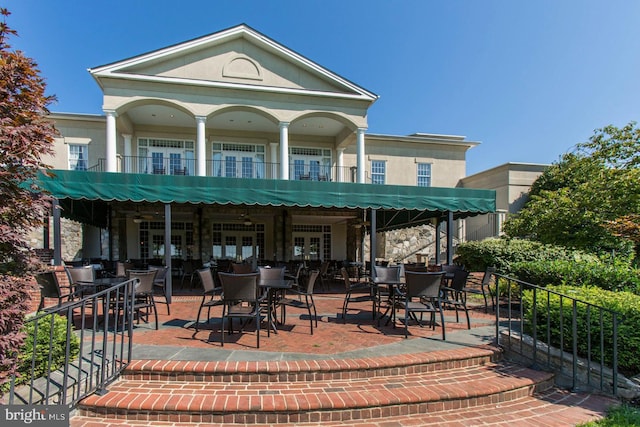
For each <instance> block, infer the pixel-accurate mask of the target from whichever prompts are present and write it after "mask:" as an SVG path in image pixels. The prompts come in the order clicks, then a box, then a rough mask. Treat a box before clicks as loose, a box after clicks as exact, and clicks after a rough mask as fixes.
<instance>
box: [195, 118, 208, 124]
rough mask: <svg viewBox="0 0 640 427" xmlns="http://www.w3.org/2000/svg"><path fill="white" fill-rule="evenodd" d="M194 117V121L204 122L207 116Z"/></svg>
mask: <svg viewBox="0 0 640 427" xmlns="http://www.w3.org/2000/svg"><path fill="white" fill-rule="evenodd" d="M195 117H196V122H198V123H206V121H207V116H195Z"/></svg>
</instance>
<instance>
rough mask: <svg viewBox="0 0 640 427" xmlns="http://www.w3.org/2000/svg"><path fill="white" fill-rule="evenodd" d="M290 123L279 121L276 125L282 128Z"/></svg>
mask: <svg viewBox="0 0 640 427" xmlns="http://www.w3.org/2000/svg"><path fill="white" fill-rule="evenodd" d="M290 124H291V122H280V123H278V126H280V129H282V128H288V127H289V125H290Z"/></svg>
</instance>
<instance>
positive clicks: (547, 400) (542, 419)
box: [71, 388, 616, 427]
mask: <svg viewBox="0 0 640 427" xmlns="http://www.w3.org/2000/svg"><path fill="white" fill-rule="evenodd" d="M614 403H616V402H615V401H614V400H613V399H610V398H607V397H604V396H600V395H595V394H585V393H570V392H568V391H564V390H558V389H556V388H552V389H550V390H547V391H545V392H542V393H538V394H536V395H534V396H527V397H523V398H520V399H514V400H512V401H508V402H501V403H493V404H487V405H483V406H481V407H470V408H459V409H452V410H443V411H437V412H434V413H415V414H407V415H393V416H387V417H384V418H377V419H351V420H348V421H347V420H340V421H318V422H309V423H300V422H294V423H278V424H277V425H278V426H281V427H293V426H296V427H318V426H322V427H338V426H344V425H347V424H348V425H350V426H353V427H390V426H409V425H413V426H465V427H468V426H495V427H512V426H514V425H524V426H575V425H576V424H579V423H583V422H587V421H591V420H594V419H598V418H601V414H603V413H604V411H605V409H606V408H607V407H609V406H610V405H612V404H614ZM251 424H252V425H253V426H254V427H268V426H273V425H274V424H273V423H251ZM118 425H121V426H151V425H153V426H160V427H164V426H167V427H168V426H190V427H205V426H206V427H224V426H227V425H229V424H228V423H210V422H207V423H198V422H189V421H187V420H186V419H185V420H183V421H182V422H180V421H179V422H175V421H169V420H166V421H160V420H156V421H146V420H132V419H124V418H121V419H114V418H99V417H94V416H91V417H88V416H75V417H73V418H72V419H71V426H72V427H106V426H118Z"/></svg>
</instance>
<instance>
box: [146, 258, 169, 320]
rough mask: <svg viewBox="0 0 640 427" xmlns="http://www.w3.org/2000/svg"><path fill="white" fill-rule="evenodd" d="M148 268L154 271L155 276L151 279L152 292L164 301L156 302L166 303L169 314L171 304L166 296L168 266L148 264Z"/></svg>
mask: <svg viewBox="0 0 640 427" xmlns="http://www.w3.org/2000/svg"><path fill="white" fill-rule="evenodd" d="M149 270H155V271H156V277H155V279H154V280H153V294H154V295H155V296H160V297H162V298H164V301H158V302H160V303H161V304H166V305H167V314H171V308H170V305H171V304H169V297H168V296H167V274H168V273H169V267H162V266H156V265H150V266H149Z"/></svg>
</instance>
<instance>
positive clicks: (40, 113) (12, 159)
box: [0, 9, 56, 384]
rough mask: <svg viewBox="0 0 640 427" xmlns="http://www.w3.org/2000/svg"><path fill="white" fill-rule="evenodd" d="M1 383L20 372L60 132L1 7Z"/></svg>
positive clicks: (33, 69) (40, 82)
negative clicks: (46, 183) (47, 182)
mask: <svg viewBox="0 0 640 427" xmlns="http://www.w3.org/2000/svg"><path fill="white" fill-rule="evenodd" d="M0 14H1V15H2V16H3V22H2V23H0V197H1V200H2V204H0V384H1V383H3V382H6V381H7V378H8V377H9V376H10V375H11V374H12V373H13V372H14V369H15V367H16V363H15V357H16V349H18V348H20V347H21V345H22V342H23V340H24V336H23V334H22V332H21V329H22V325H23V324H24V315H25V312H26V311H27V309H28V298H29V289H31V287H32V286H33V285H32V283H33V277H32V276H31V274H32V272H33V270H34V269H35V268H36V266H37V264H36V259H35V257H34V256H33V253H32V251H31V250H30V249H29V246H28V244H27V239H26V235H27V233H28V232H29V231H30V230H32V229H34V228H35V227H39V226H41V225H42V224H43V220H44V218H46V213H47V212H48V211H49V208H50V203H49V199H48V197H47V195H46V194H44V193H43V192H41V191H39V189H38V187H37V185H36V184H35V182H36V181H35V178H36V176H37V174H38V171H39V170H46V169H47V166H46V165H45V164H43V163H42V160H41V156H42V155H43V154H50V153H52V144H53V140H54V137H55V135H56V132H55V128H54V127H53V124H52V123H51V122H50V121H48V120H47V119H46V114H47V113H48V109H47V106H48V105H49V104H50V103H51V102H53V101H54V99H55V98H54V97H52V96H46V95H45V83H44V80H43V79H42V78H41V77H40V76H39V71H38V68H37V65H36V63H35V62H34V61H33V60H32V59H29V58H27V57H26V56H25V55H24V54H23V53H22V52H20V51H12V50H11V46H10V45H9V43H8V38H9V37H10V36H12V35H16V32H15V31H14V30H12V29H11V28H9V27H8V26H7V24H6V18H7V17H8V16H9V15H10V13H9V11H8V10H6V9H0Z"/></svg>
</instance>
